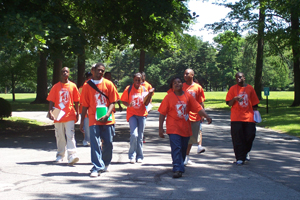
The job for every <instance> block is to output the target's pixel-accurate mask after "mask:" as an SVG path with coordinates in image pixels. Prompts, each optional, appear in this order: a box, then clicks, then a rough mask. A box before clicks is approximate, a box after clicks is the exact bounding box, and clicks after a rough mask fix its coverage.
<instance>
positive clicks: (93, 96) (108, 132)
mask: <svg viewBox="0 0 300 200" xmlns="http://www.w3.org/2000/svg"><path fill="white" fill-rule="evenodd" d="M93 70H94V73H93V79H91V80H90V81H88V82H87V83H85V84H84V85H83V88H82V101H81V102H82V115H86V113H87V110H88V115H89V126H90V139H91V160H92V163H93V168H92V169H91V173H90V177H98V176H99V175H100V173H101V172H102V171H107V168H108V166H109V164H110V162H111V159H112V149H113V136H114V135H115V126H114V124H115V116H114V113H113V109H114V108H115V103H116V102H117V101H119V99H120V97H119V94H118V92H117V89H116V87H115V86H114V84H113V83H112V82H111V81H109V80H107V79H105V78H103V75H104V72H105V67H104V64H103V63H97V64H96V66H95V68H93ZM89 84H91V85H94V86H95V87H96V88H98V89H97V90H96V88H95V89H94V88H93V87H92V86H91V85H89ZM99 106H104V107H107V108H108V110H107V113H106V115H104V116H103V117H101V118H100V119H99V120H97V119H96V110H97V107H99ZM110 115H112V118H111V120H108V119H109V118H110ZM83 124H84V119H81V122H80V130H81V131H82V132H84V130H83ZM101 140H102V141H103V143H102V147H101Z"/></svg>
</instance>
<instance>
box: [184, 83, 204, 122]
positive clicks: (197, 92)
mask: <svg viewBox="0 0 300 200" xmlns="http://www.w3.org/2000/svg"><path fill="white" fill-rule="evenodd" d="M182 90H183V91H187V92H188V93H190V95H192V96H193V97H194V98H195V99H196V101H197V102H198V103H202V102H204V101H205V95H204V91H203V89H202V87H201V86H200V85H199V84H196V83H194V82H193V83H192V85H188V84H186V83H183V85H182ZM189 117H190V121H192V122H196V121H200V120H201V119H202V117H201V116H200V115H199V114H198V113H194V112H190V113H189Z"/></svg>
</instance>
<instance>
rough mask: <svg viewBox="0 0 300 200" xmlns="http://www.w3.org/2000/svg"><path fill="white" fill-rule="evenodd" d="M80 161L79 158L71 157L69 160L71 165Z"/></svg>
mask: <svg viewBox="0 0 300 200" xmlns="http://www.w3.org/2000/svg"><path fill="white" fill-rule="evenodd" d="M78 161H79V158H78V157H77V156H70V158H69V165H74V164H75V163H77V162H78Z"/></svg>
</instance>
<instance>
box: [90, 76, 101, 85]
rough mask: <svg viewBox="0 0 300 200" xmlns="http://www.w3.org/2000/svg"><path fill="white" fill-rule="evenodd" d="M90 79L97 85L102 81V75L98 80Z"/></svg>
mask: <svg viewBox="0 0 300 200" xmlns="http://www.w3.org/2000/svg"><path fill="white" fill-rule="evenodd" d="M91 80H92V81H93V83H94V84H95V85H98V84H100V83H102V81H103V77H102V78H101V79H100V80H94V79H91Z"/></svg>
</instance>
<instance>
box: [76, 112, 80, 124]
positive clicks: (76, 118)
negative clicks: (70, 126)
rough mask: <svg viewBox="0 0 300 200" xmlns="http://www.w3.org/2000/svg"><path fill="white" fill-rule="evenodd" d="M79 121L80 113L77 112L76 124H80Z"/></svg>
mask: <svg viewBox="0 0 300 200" xmlns="http://www.w3.org/2000/svg"><path fill="white" fill-rule="evenodd" d="M78 120H79V113H78V112H77V113H76V122H78ZM76 122H75V123H76Z"/></svg>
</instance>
